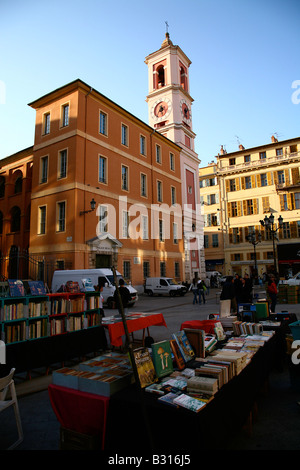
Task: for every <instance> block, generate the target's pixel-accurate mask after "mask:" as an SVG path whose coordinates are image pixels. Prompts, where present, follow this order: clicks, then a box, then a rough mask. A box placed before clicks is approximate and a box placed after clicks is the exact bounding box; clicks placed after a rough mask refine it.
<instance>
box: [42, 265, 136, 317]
mask: <svg viewBox="0 0 300 470" xmlns="http://www.w3.org/2000/svg"><path fill="white" fill-rule="evenodd" d="M116 275H117V280H118V282H119V279H121V278H122V277H123V276H122V275H121V273H119V272H118V271H116ZM86 279H88V280H90V281H91V284H92V286H103V291H102V296H103V302H104V305H107V307H108V308H112V305H113V297H114V292H115V289H116V288H115V281H114V275H113V271H112V270H111V269H109V268H95V269H74V270H71V269H70V270H59V271H54V274H53V278H52V286H51V291H52V292H53V293H55V292H58V291H59V290H60V289H61V288H63V286H64V285H65V284H66V283H67V282H68V281H73V282H78V284H79V287H80V290H82V291H84V290H85V288H84V284H83V281H85V280H86ZM125 285H126V287H127V288H128V290H129V292H130V295H131V301H130V302H129V305H130V306H132V305H134V304H135V302H136V301H137V300H138V293H137V291H136V290H135V289H134V288H133V287H132V286H131V285H129V284H126V282H125Z"/></svg>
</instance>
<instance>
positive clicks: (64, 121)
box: [62, 104, 69, 127]
mask: <svg viewBox="0 0 300 470" xmlns="http://www.w3.org/2000/svg"><path fill="white" fill-rule="evenodd" d="M68 125H69V105H68V104H65V105H64V106H63V107H62V127H66V126H68Z"/></svg>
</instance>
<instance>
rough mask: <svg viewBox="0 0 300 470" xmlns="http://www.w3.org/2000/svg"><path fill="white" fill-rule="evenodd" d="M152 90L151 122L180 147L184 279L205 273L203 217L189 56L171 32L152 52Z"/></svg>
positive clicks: (149, 62)
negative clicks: (174, 42) (178, 44)
mask: <svg viewBox="0 0 300 470" xmlns="http://www.w3.org/2000/svg"><path fill="white" fill-rule="evenodd" d="M145 62H146V64H147V66H148V83H149V90H148V95H147V103H148V110H149V124H150V126H151V127H153V128H154V129H155V131H156V132H157V133H161V134H162V135H164V136H166V137H167V138H168V139H170V140H172V141H174V142H175V143H176V144H178V145H179V146H180V148H181V152H180V174H181V178H182V204H183V206H182V210H183V212H184V233H183V236H184V241H185V278H186V279H187V280H191V279H192V278H193V277H203V276H204V274H205V262H204V250H203V219H202V217H201V212H200V210H199V204H200V199H199V190H198V171H199V163H200V161H199V158H198V155H197V153H196V152H195V137H196V135H195V133H194V132H193V120H192V103H193V98H192V97H191V95H190V83H189V82H190V80H189V67H190V64H191V61H190V59H189V58H188V57H187V56H186V54H185V53H184V52H183V51H182V50H181V48H180V47H179V46H176V45H174V44H173V43H172V41H171V39H170V37H169V34H168V33H166V37H165V40H164V41H163V43H162V44H161V47H160V49H158V50H157V51H155V52H152V53H151V54H149V55H148V56H147V57H146V59H145Z"/></svg>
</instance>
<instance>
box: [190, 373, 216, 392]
mask: <svg viewBox="0 0 300 470" xmlns="http://www.w3.org/2000/svg"><path fill="white" fill-rule="evenodd" d="M217 391H218V379H214V378H211V377H204V376H203V377H202V376H196V375H195V377H191V378H190V379H188V381H187V392H188V393H190V392H193V393H197V392H199V393H206V394H208V395H215V393H217Z"/></svg>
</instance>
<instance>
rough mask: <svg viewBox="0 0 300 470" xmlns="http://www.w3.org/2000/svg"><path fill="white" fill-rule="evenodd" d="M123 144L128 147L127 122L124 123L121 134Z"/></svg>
mask: <svg viewBox="0 0 300 470" xmlns="http://www.w3.org/2000/svg"><path fill="white" fill-rule="evenodd" d="M121 142H122V145H126V147H128V127H127V126H125V124H122V134H121Z"/></svg>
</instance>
